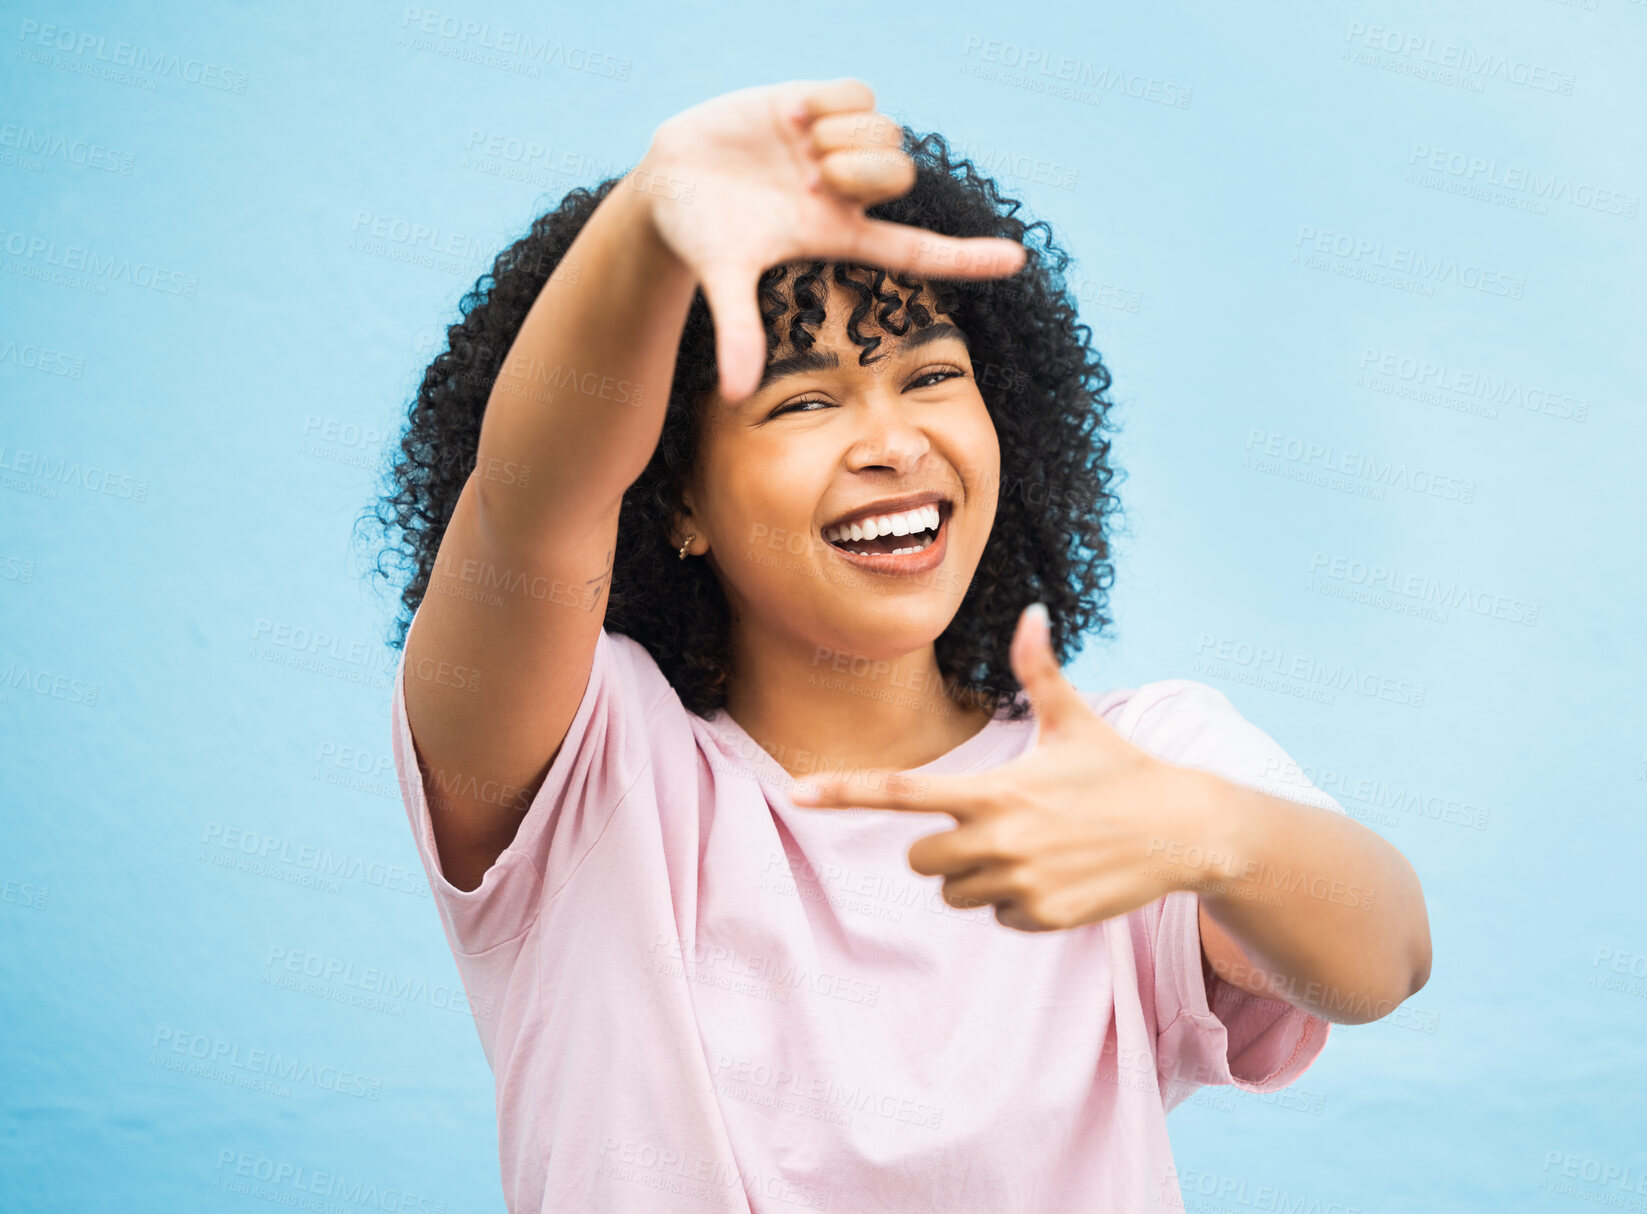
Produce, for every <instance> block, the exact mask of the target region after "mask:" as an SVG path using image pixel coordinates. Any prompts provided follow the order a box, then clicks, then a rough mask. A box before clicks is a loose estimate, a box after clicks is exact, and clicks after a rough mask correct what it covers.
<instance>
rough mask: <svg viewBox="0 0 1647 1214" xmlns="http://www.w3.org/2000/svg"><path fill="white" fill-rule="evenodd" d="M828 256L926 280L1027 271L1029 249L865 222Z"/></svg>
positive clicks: (1013, 242) (993, 240)
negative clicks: (847, 258)
mask: <svg viewBox="0 0 1647 1214" xmlns="http://www.w3.org/2000/svg"><path fill="white" fill-rule="evenodd" d="M828 255H830V256H837V257H849V258H851V259H852V260H854V261H857V262H859V263H861V264H864V265H874V266H881V267H883V268H885V269H888V270H903V271H907V272H909V273H912V274H917V275H920V276H922V277H925V278H999V277H1001V276H1002V275H1006V274H1015V273H1017V271H1018V270H1020V269H1022V268H1023V265H1024V261H1025V260H1026V259H1027V258H1028V256H1029V253H1028V250H1026V249H1025V248H1024V246H1023V245H1021V244H1019V243H1018V242H1017V241H1016V240H1006V239H1003V238H1001V237H997V236H968V237H960V236H940V235H938V234H937V233H936V232H929V231H927V230H926V229H925V228H917V227H913V226H911V225H909V224H904V223H889V222H887V221H886V220H884V219H865V220H864V221H863V222H862V223H861V224H859V225H858V226H857V227H856V228H855V229H854V230H853V235H852V238H851V240H850V243H849V246H848V247H846V248H843V249H840V250H831V251H830V252H829V254H828Z"/></svg>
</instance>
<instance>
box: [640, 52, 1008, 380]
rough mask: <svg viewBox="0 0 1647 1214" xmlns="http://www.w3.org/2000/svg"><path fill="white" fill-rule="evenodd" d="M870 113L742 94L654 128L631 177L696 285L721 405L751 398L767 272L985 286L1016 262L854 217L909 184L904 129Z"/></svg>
mask: <svg viewBox="0 0 1647 1214" xmlns="http://www.w3.org/2000/svg"><path fill="white" fill-rule="evenodd" d="M874 107H875V94H874V92H873V91H871V89H870V88H869V86H868V85H866V84H864V83H863V82H862V81H860V80H854V79H851V78H846V79H841V80H832V81H796V82H791V83H788V84H778V85H767V86H762V87H759V88H749V89H741V90H739V91H737V92H734V93H727V94H725V95H724V96H721V97H716V98H713V99H711V100H709V101H706V102H704V103H702V104H701V105H696V106H693V107H692V108H691V109H689V110H685V111H683V112H681V113H679V114H677V115H675V116H674V117H673V118H670V119H669V120H668V121H666V122H664V123H663V124H662V125H661V126H659V127H658V129H657V131H656V132H655V133H654V135H653V139H652V146H651V147H650V148H649V149H648V151H647V153H646V156H645V157H644V158H643V159H642V160H641V162H640V163H639V164H638V165H637V166H636V167H635V169H634V170H633V171H632V172H631V173H630V174H629V177H630V180H629V182H628V183H627V184H630V185H633V186H634V187H635V188H637V189H640V190H642V191H643V192H645V193H647V194H648V195H649V196H650V197H651V198H652V201H653V205H652V211H653V218H654V224H655V226H656V228H657V231H658V234H659V235H660V236H661V237H662V239H663V241H664V243H665V244H666V245H668V247H669V248H670V249H671V250H672V251H673V252H674V253H675V254H676V255H677V256H678V257H679V258H680V259H681V260H682V261H683V262H684V263H685V264H686V265H687V266H688V267H690V268H691V270H692V272H693V274H694V275H695V277H696V278H697V280H698V282H699V283H700V284H701V285H702V288H703V293H704V297H705V299H707V301H708V303H709V308H710V311H711V312H712V313H713V315H714V318H715V330H716V342H715V356H716V360H717V362H718V364H719V367H720V376H721V384H720V390H721V394H722V395H723V396H724V397H725V398H726V399H727V400H728V401H738V400H742V399H743V398H744V397H746V396H748V395H749V394H750V393H752V392H753V391H754V390H755V387H756V385H757V384H758V383H759V381H760V376H761V371H762V368H763V367H764V365H765V362H766V338H765V334H764V331H763V329H762V326H761V318H760V311H759V306H758V303H757V300H756V293H755V285H756V282H757V280H758V279H759V278H760V275H761V274H762V272H764V271H765V270H766V269H767V268H768V267H770V266H774V265H778V264H780V263H783V262H786V261H795V260H800V259H802V258H816V259H818V260H832V261H855V262H860V263H862V264H865V265H874V266H881V267H884V268H886V269H888V270H894V271H902V272H909V273H912V274H914V275H916V276H920V277H930V278H993V277H998V276H1001V275H1005V274H1011V273H1014V272H1016V271H1017V270H1018V269H1019V268H1020V267H1021V266H1022V265H1023V263H1024V259H1025V256H1026V254H1025V251H1024V248H1023V246H1022V245H1020V244H1018V243H1017V242H1015V241H1010V240H1001V239H995V238H973V239H956V238H952V237H947V236H939V235H937V234H935V233H932V232H928V231H926V230H924V229H922V228H917V227H910V226H908V225H904V224H894V223H885V222H881V221H877V220H871V219H867V218H865V216H864V208H866V207H869V206H873V205H874V204H875V203H877V202H882V201H884V200H886V199H888V198H896V197H898V196H899V195H901V194H904V193H906V192H907V191H908V190H909V189H910V187H911V186H913V185H914V184H915V165H914V162H913V161H912V160H911V159H910V158H909V156H908V155H907V154H906V153H905V152H904V150H903V132H902V129H901V128H900V127H899V125H898V124H897V123H896V122H894V121H893V120H892V119H890V118H888V117H887V116H886V115H884V114H878V113H876V112H875V108H874Z"/></svg>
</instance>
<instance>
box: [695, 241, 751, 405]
mask: <svg viewBox="0 0 1647 1214" xmlns="http://www.w3.org/2000/svg"><path fill="white" fill-rule="evenodd" d="M758 277H759V275H757V274H754V273H751V272H750V271H748V270H747V269H745V267H743V266H738V265H719V266H713V267H708V268H706V269H705V270H704V271H703V275H702V286H703V297H704V300H705V301H706V302H707V303H708V304H709V314H710V316H711V317H713V318H714V322H715V365H716V367H717V368H719V370H720V393H721V395H722V396H723V397H725V398H726V400H727V402H728V403H736V402H737V401H740V400H742V399H744V397H746V396H749V395H751V394H753V392H754V391H755V388H756V386H757V385H758V384H759V383H760V380H761V371H762V370H763V369H764V368H765V366H766V330H765V328H764V327H763V326H762V324H761V313H760V307H759V304H758V303H757V302H756V299H755V283H756V280H757V278H758Z"/></svg>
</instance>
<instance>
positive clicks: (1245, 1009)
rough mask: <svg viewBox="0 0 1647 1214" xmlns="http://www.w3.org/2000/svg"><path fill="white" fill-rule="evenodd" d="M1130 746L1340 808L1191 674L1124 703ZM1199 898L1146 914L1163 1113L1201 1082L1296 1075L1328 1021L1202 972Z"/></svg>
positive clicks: (1183, 898)
mask: <svg viewBox="0 0 1647 1214" xmlns="http://www.w3.org/2000/svg"><path fill="white" fill-rule="evenodd" d="M1128 707H1129V708H1130V709H1131V710H1132V711H1131V712H1130V713H1129V716H1131V718H1132V720H1133V721H1134V728H1133V731H1132V733H1131V735H1130V736H1131V739H1132V741H1133V742H1134V743H1136V744H1137V745H1139V746H1141V747H1143V748H1144V749H1146V750H1149V751H1150V752H1151V753H1153V754H1156V755H1159V756H1160V757H1161V758H1164V759H1166V760H1168V761H1169V762H1172V763H1176V764H1178V765H1179V766H1183V767H1195V768H1200V769H1202V770H1206V771H1211V772H1213V773H1215V774H1217V775H1220V776H1223V777H1224V778H1225V779H1226V780H1229V781H1231V782H1232V783H1236V784H1241V785H1245V786H1246V787H1249V788H1255V789H1258V790H1259V791H1261V792H1265V793H1268V794H1270V795H1272V796H1276V797H1283V798H1286V799H1289V800H1293V801H1298V802H1300V803H1302V804H1305V805H1312V806H1315V807H1316V808H1319V809H1324V810H1328V811H1330V812H1334V813H1343V812H1344V809H1343V807H1342V806H1340V805H1339V804H1338V802H1337V801H1335V800H1334V799H1333V798H1332V797H1330V796H1328V795H1327V794H1326V793H1324V792H1322V791H1320V790H1319V789H1317V788H1315V787H1314V786H1313V785H1312V784H1311V783H1310V782H1309V780H1308V779H1307V778H1306V777H1305V775H1304V773H1303V770H1302V769H1301V768H1300V767H1299V765H1298V764H1297V763H1295V762H1294V761H1293V760H1292V759H1291V758H1290V757H1289V756H1288V755H1287V753H1286V752H1285V751H1284V750H1282V748H1281V747H1280V745H1279V744H1278V743H1277V742H1276V741H1275V740H1274V739H1273V738H1271V737H1270V736H1269V735H1268V734H1267V733H1265V732H1264V731H1263V730H1261V729H1259V728H1258V727H1257V726H1256V725H1254V724H1252V723H1251V722H1250V721H1248V720H1246V718H1244V717H1243V716H1242V715H1241V714H1240V713H1239V712H1238V711H1237V710H1236V708H1235V706H1234V705H1233V704H1231V703H1230V701H1229V699H1228V697H1227V696H1225V695H1224V693H1223V692H1221V691H1219V690H1218V689H1216V688H1214V687H1209V686H1207V685H1206V684H1204V683H1198V682H1195V681H1193V680H1189V679H1171V680H1166V681H1164V682H1161V683H1154V684H1150V685H1148V686H1147V687H1145V688H1143V689H1141V690H1140V691H1139V692H1138V693H1136V694H1135V696H1134V702H1133V703H1132V704H1130V705H1129V706H1128ZM1199 910H1200V899H1199V897H1198V896H1197V895H1196V894H1195V893H1194V891H1191V890H1175V891H1173V892H1172V893H1170V894H1167V895H1166V896H1165V897H1163V898H1161V899H1159V900H1157V902H1156V903H1155V904H1154V906H1153V907H1151V908H1149V912H1148V913H1149V914H1151V915H1152V916H1153V920H1152V921H1153V926H1154V931H1153V933H1152V935H1153V943H1152V948H1153V954H1154V965H1153V969H1154V983H1155V990H1154V995H1155V1007H1156V1024H1157V1033H1156V1066H1157V1071H1158V1076H1159V1078H1160V1081H1161V1092H1162V1096H1163V1099H1164V1102H1165V1105H1166V1108H1167V1109H1168V1110H1169V1111H1170V1110H1171V1109H1172V1108H1174V1107H1175V1106H1176V1105H1178V1104H1181V1103H1182V1102H1183V1101H1184V1100H1186V1099H1188V1098H1189V1097H1190V1096H1191V1095H1192V1094H1194V1092H1195V1090H1196V1089H1197V1088H1199V1087H1201V1086H1204V1085H1215V1084H1233V1085H1234V1086H1236V1087H1238V1088H1241V1089H1243V1090H1245V1091H1249V1092H1273V1091H1276V1090H1278V1089H1280V1088H1284V1087H1286V1086H1287V1085H1288V1084H1290V1083H1292V1082H1293V1080H1295V1079H1297V1078H1298V1076H1300V1075H1302V1074H1303V1073H1304V1072H1305V1071H1306V1070H1308V1069H1309V1066H1310V1064H1311V1063H1312V1062H1314V1061H1315V1059H1316V1058H1317V1057H1318V1056H1319V1055H1320V1053H1321V1051H1322V1049H1323V1048H1324V1047H1325V1046H1326V1044H1327V1035H1328V1033H1329V1031H1330V1029H1331V1022H1330V1021H1328V1020H1326V1019H1324V1018H1322V1017H1320V1016H1316V1015H1313V1014H1311V1013H1310V1012H1307V1011H1305V1010H1304V1009H1303V1008H1300V1007H1297V1006H1295V1005H1293V1004H1291V1003H1288V1002H1287V1001H1286V1000H1284V999H1274V998H1267V997H1264V996H1261V995H1254V994H1252V993H1250V992H1248V991H1244V990H1241V989H1240V988H1239V987H1236V986H1232V985H1231V984H1229V983H1227V982H1225V981H1224V980H1223V979H1222V978H1219V977H1218V976H1217V975H1213V976H1212V978H1211V981H1210V985H1209V983H1208V980H1207V977H1206V975H1205V973H1204V971H1203V969H1202V950H1201V925H1200V915H1199Z"/></svg>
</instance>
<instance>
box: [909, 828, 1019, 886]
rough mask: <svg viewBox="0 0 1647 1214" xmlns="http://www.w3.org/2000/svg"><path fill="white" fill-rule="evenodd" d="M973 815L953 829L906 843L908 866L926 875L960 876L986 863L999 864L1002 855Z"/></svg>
mask: <svg viewBox="0 0 1647 1214" xmlns="http://www.w3.org/2000/svg"><path fill="white" fill-rule="evenodd" d="M984 820H986V819H975V820H974V821H973V822H968V823H963V824H961V825H959V826H957V827H955V829H954V830H940V831H939V832H938V833H937V834H934V835H924V836H922V837H921V838H919V839H916V840H915V842H913V843H911V844H910V845H909V851H908V853H907V858H908V860H909V867H910V868H911V869H912V870H914V871H915V872H918V873H921V874H923V875H925V876H928V877H959V876H963V875H965V874H966V873H969V872H971V871H972V870H974V869H976V868H981V867H983V866H985V865H990V864H998V863H1000V862H1001V861H1002V860H1003V859H1004V857H1002V856H1001V855H1000V854H999V853H998V852H997V851H996V850H995V849H994V848H993V847H991V846H990V845H989V840H988V838H987V837H986V836H985V835H983V834H982V833H980V832H979V831H978V829H977V826H976V823H977V822H978V821H984Z"/></svg>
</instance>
